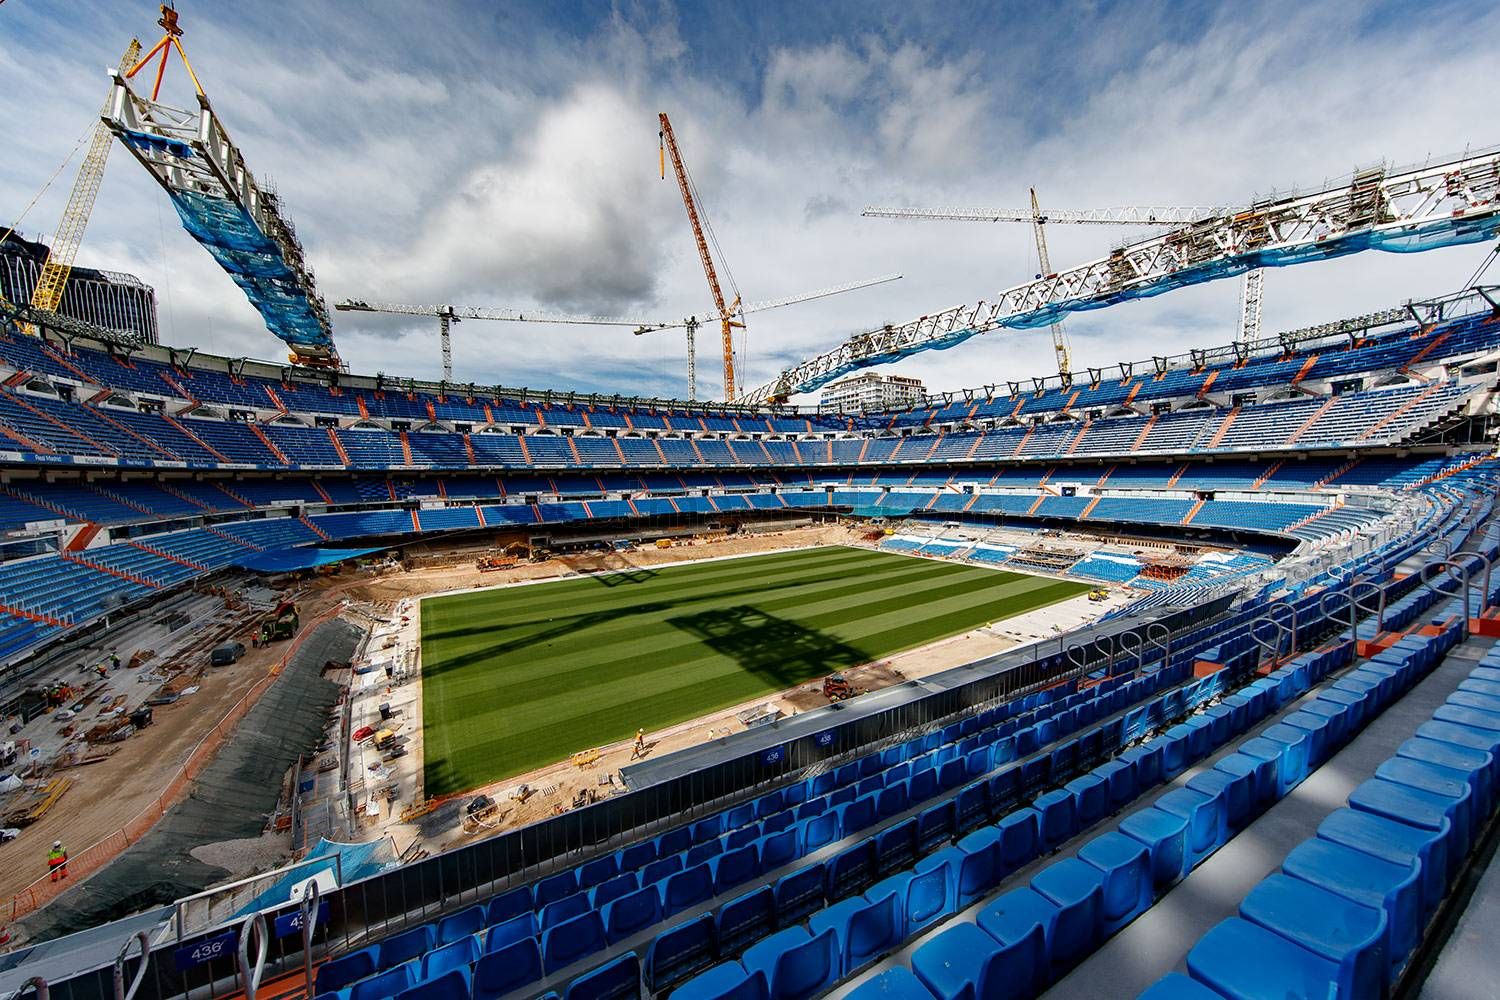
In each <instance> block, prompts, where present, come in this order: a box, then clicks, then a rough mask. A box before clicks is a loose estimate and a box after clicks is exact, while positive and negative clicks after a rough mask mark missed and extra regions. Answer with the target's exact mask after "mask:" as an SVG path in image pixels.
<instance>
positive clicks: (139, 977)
mask: <svg viewBox="0 0 1500 1000" xmlns="http://www.w3.org/2000/svg"><path fill="white" fill-rule="evenodd" d="M137 943H139V944H140V946H141V956H140V958H141V964H140V965H138V966H136V970H135V978H134V979H132V980H131V981H130V987H129V988H128V989H127V988H126V986H125V963H126V961H128V960H129V958H130V946H131V945H133V944H137ZM150 958H151V935H149V934H147V933H146V932H145V931H137V932H136V933H135V934H133V935H131V936H130V937H128V938H126V939H125V944H124V945H122V946H121V947H120V953H119V954H118V955H116V956H115V972H114V983H115V1000H133V998H134V997H135V994H136V991H137V990H139V989H140V988H141V983H142V982H144V981H145V979H146V966H147V965H148V964H149V960H150Z"/></svg>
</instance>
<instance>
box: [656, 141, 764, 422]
mask: <svg viewBox="0 0 1500 1000" xmlns="http://www.w3.org/2000/svg"><path fill="white" fill-rule="evenodd" d="M657 120H658V121H659V123H660V125H661V131H660V132H659V133H658V138H659V139H660V149H659V151H658V157H659V160H660V166H661V176H662V180H666V178H667V157H669V156H670V157H671V158H672V170H673V172H674V173H676V175H677V187H678V189H679V190H680V191H681V192H682V204H683V206H684V207H685V208H686V209H687V215H688V223H689V224H690V225H692V227H693V239H694V240H696V241H697V243H698V256H699V258H701V259H702V261H703V273H704V274H705V275H706V276H707V277H708V290H709V292H711V293H712V294H713V297H714V308H715V309H716V310H718V313H719V316H718V319H719V324H720V329H721V330H722V333H723V340H724V402H726V403H732V402H734V331H735V329H737V328H738V329H743V328H744V326H745V324H744V321H743V320H740V319H736V318H735V317H736V315H737V313H738V310H739V307H740V297H739V296H738V295H736V296H735V297H734V301H733V302H731V303H729V304H728V305H725V303H724V292H723V290H721V289H720V288H719V275H718V272H717V271H715V270H714V258H713V255H712V254H711V253H709V251H708V240H707V238H706V237H705V236H704V231H703V230H704V224H703V219H702V213H701V211H700V209H699V207H698V199H697V198H696V197H695V195H694V192H693V182H692V179H691V178H690V177H689V176H688V172H687V167H686V166H684V165H683V162H682V151H681V150H679V149H678V148H677V137H676V136H675V135H673V134H672V122H671V121H670V120H669V119H668V118H667V115H666V112H662V113H660V114H659V115H657Z"/></svg>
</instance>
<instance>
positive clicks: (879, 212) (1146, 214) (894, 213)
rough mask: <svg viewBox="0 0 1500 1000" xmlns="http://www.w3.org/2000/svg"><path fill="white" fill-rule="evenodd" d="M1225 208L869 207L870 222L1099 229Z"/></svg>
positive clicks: (1171, 220) (1160, 222) (1175, 222)
mask: <svg viewBox="0 0 1500 1000" xmlns="http://www.w3.org/2000/svg"><path fill="white" fill-rule="evenodd" d="M1228 211H1229V209H1227V208H1225V207H1223V206H1214V205H1200V206H1196V207H1193V206H1186V207H1184V206H1166V205H1156V206H1152V205H1122V206H1120V207H1117V208H1083V209H1067V208H1060V209H1054V210H1050V211H1045V212H1042V213H1040V214H1039V215H1033V214H1032V213H1031V212H1030V211H1028V210H1026V209H1022V208H882V207H879V206H875V205H870V206H868V207H866V208H865V210H864V211H863V212H860V213H859V214H860V215H862V216H864V217H865V218H868V219H934V220H939V221H943V222H1026V223H1030V222H1041V223H1042V224H1043V225H1045V224H1046V223H1049V222H1066V223H1070V224H1073V225H1085V226H1087V225H1098V226H1122V225H1140V226H1180V225H1183V224H1184V223H1188V222H1198V221H1200V220H1202V219H1208V218H1213V217H1215V216H1221V215H1224V214H1225V213H1227V212H1228Z"/></svg>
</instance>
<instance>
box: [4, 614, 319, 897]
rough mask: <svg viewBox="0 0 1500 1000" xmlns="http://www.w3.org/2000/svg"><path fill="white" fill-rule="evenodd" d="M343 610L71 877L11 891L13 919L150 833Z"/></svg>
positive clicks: (288, 657)
mask: <svg viewBox="0 0 1500 1000" xmlns="http://www.w3.org/2000/svg"><path fill="white" fill-rule="evenodd" d="M342 611H343V605H342V604H339V605H335V606H334V607H333V608H331V609H329V610H328V611H326V612H324V613H323V614H322V615H320V616H319V617H318V618H316V619H314V620H313V621H312V622H311V623H309V624H308V625H307V627H305V628H303V629H302V630H301V631H300V632H299V633H298V634H297V636H296V637H295V638H294V639H293V640H292V642H291V644H290V645H289V646H287V648H286V651H285V652H284V653H282V655H281V658H280V659H279V660H277V661H276V662H275V663H274V664H272V665H271V669H270V670H269V671H267V672H266V675H265V676H264V677H262V678H261V679H260V680H258V681H256V682H255V683H254V684H253V685H251V686H250V688H249V690H247V691H246V692H245V693H244V695H242V696H241V697H240V699H239V700H238V701H237V702H235V703H234V705H233V706H232V707H231V708H230V709H229V711H228V712H226V713H224V717H223V718H222V719H220V720H219V721H218V723H217V724H215V725H214V727H213V728H212V729H210V730H209V731H208V732H207V733H205V734H204V736H203V738H202V739H201V740H199V741H198V743H197V745H196V746H194V747H193V749H192V752H191V753H189V754H188V756H187V759H186V760H184V761H183V762H182V766H181V767H180V768H178V770H177V773H176V774H174V775H173V776H172V779H171V781H169V782H168V783H167V786H166V788H164V789H162V792H161V794H160V795H158V796H157V797H156V798H154V799H152V800H151V802H150V803H149V804H148V805H147V806H146V807H145V808H144V809H142V810H141V811H140V812H139V813H137V814H136V816H135V818H133V819H131V820H130V821H129V822H128V823H126V824H125V825H124V826H122V827H120V829H118V830H116V831H114V832H113V833H111V834H109V835H107V836H105V837H103V838H102V839H100V840H97V841H95V842H94V843H92V844H90V845H89V846H88V847H86V848H84V849H83V850H82V851H80V852H78V853H77V854H74V855H70V856H69V857H68V866H67V870H68V878H66V879H62V880H60V881H57V882H54V881H52V880H51V877H50V876H48V875H43V876H41V877H40V878H38V879H37V880H36V881H35V882H32V883H31V884H30V885H28V886H26V887H25V888H24V889H22V890H20V891H19V892H17V893H16V894H15V895H14V896H12V897H11V901H10V919H11V920H12V921H14V920H19V919H20V918H21V917H24V916H26V915H27V914H28V913H34V912H36V911H37V910H39V909H41V908H42V907H43V906H45V905H47V904H48V903H50V902H51V901H52V900H54V899H56V898H57V897H58V896H60V895H61V894H62V893H64V892H66V891H67V890H68V889H70V888H72V886H74V885H77V884H78V882H80V881H82V880H83V879H85V878H87V877H88V876H90V875H92V874H94V873H95V872H97V871H99V870H100V869H101V868H103V867H104V866H105V865H107V864H109V863H110V862H111V861H113V860H114V859H115V858H117V857H119V856H120V855H121V854H123V853H124V851H125V849H126V848H127V847H129V846H130V845H131V844H134V843H135V842H136V841H138V840H140V839H141V838H142V837H144V836H145V835H146V834H147V833H149V832H150V830H151V828H152V827H154V826H155V825H156V824H157V823H158V822H159V821H160V820H161V818H162V817H163V816H165V815H166V814H167V811H168V810H169V809H171V808H172V807H173V806H174V805H176V804H177V802H178V800H179V799H181V798H182V796H183V795H184V794H185V793H186V792H187V790H188V788H189V787H190V786H191V785H192V783H193V779H195V778H196V777H197V776H198V775H199V774H200V773H201V772H202V771H203V769H204V768H205V767H207V766H208V764H209V763H210V762H211V761H212V760H213V759H214V757H215V756H217V755H218V752H219V748H220V747H222V746H223V745H224V741H225V740H227V739H228V738H229V736H230V735H231V734H232V733H233V732H234V730H235V727H236V726H237V725H239V722H240V720H241V719H243V718H244V717H245V715H246V713H248V712H249V711H250V709H252V708H254V707H255V703H256V702H258V701H259V700H260V696H261V695H263V694H265V693H266V690H267V689H268V688H269V687H270V686H271V685H272V683H274V682H275V680H276V678H277V677H279V676H281V673H282V671H284V670H285V669H286V667H287V664H289V663H290V662H291V661H292V657H293V656H295V655H296V654H297V650H299V649H300V648H301V647H302V643H303V641H304V640H306V639H307V637H308V636H310V635H312V633H313V632H314V631H316V630H317V629H318V628H319V627H320V626H322V625H323V624H324V623H326V622H329V621H331V620H333V619H334V618H336V617H338V615H339V614H340V612H342Z"/></svg>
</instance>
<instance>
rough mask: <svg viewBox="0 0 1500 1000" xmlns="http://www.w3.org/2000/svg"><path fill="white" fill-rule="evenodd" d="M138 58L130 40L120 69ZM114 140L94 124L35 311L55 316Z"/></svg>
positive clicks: (35, 299)
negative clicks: (86, 153)
mask: <svg viewBox="0 0 1500 1000" xmlns="http://www.w3.org/2000/svg"><path fill="white" fill-rule="evenodd" d="M140 54H141V43H140V42H138V41H136V40H135V39H134V38H132V39H131V40H130V44H129V45H128V46H126V48H125V54H124V55H123V56H121V57H120V68H121V69H127V68H129V67H130V66H132V65H134V64H135V61H136V59H137V58H138V57H139V56H140ZM108 111H109V104H108V102H106V103H105V106H104V108H103V109H102V110H101V111H100V114H101V116H102V115H103V114H105V113H107V112H108ZM114 140H115V137H114V133H112V132H111V131H110V130H109V126H107V125H105V124H104V122H102V121H100V122H97V123H95V125H94V134H93V137H92V138H91V139H90V140H89V151H88V155H87V156H85V157H84V158H83V165H82V166H80V167H79V168H78V176H77V177H76V178H75V179H74V181H73V191H72V193H71V194H69V195H68V205H67V208H65V209H64V210H63V216H62V221H61V222H60V223H58V226H57V234H56V235H55V236H53V237H52V244H51V249H50V250H49V251H48V253H47V260H46V262H45V263H44V264H43V265H42V273H41V275H40V276H39V277H38V278H37V282H36V287H35V288H33V289H32V291H31V306H32V308H34V309H45V310H47V311H48V312H56V311H57V307H58V306H59V305H61V304H62V298H63V292H64V291H66V290H67V287H68V276H69V275H70V274H72V273H73V260H74V258H75V257H77V256H78V248H79V246H80V245H82V243H83V231H84V229H85V228H87V227H88V224H89V216H90V215H91V214H93V211H94V200H95V199H96V198H98V196H99V184H100V182H102V181H103V180H104V164H105V163H106V161H108V160H109V149H110V146H112V145H113V144H114ZM27 332H35V331H34V330H28V331H27Z"/></svg>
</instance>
